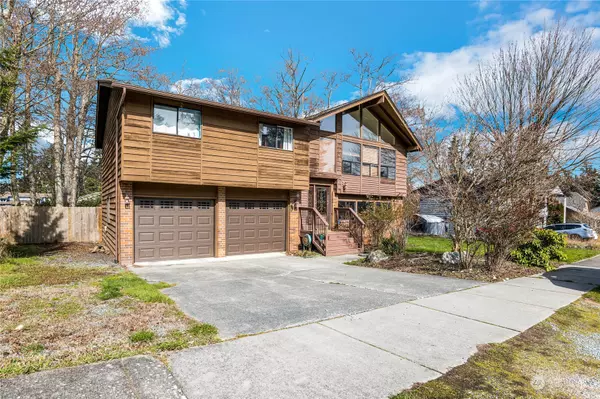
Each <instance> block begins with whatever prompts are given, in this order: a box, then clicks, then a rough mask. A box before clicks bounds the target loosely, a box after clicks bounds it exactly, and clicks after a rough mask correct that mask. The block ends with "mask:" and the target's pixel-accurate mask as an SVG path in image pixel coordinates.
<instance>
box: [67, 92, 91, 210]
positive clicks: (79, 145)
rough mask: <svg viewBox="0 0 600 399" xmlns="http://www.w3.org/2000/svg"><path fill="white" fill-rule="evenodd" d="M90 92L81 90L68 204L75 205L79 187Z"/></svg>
mask: <svg viewBox="0 0 600 399" xmlns="http://www.w3.org/2000/svg"><path fill="white" fill-rule="evenodd" d="M90 100H91V93H90V91H89V90H87V88H86V89H85V90H84V91H83V94H82V96H81V103H80V105H79V117H78V123H79V125H78V126H77V140H76V142H75V154H74V159H73V171H72V176H71V187H70V188H71V195H70V200H71V202H70V204H69V206H76V205H77V193H78V189H79V179H80V177H81V156H82V152H83V136H84V133H85V120H86V116H87V114H88V112H89V108H90V105H91V101H90Z"/></svg>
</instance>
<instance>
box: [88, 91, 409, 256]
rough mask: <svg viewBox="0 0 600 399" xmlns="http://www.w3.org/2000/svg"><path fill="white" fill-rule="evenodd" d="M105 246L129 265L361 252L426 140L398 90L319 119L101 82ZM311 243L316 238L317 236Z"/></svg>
mask: <svg viewBox="0 0 600 399" xmlns="http://www.w3.org/2000/svg"><path fill="white" fill-rule="evenodd" d="M96 147H97V148H101V149H102V150H103V158H102V208H103V215H102V222H103V242H104V244H105V246H106V247H107V248H108V249H109V250H110V251H111V252H113V254H114V255H115V257H116V259H117V260H118V262H119V263H121V264H125V265H127V264H132V263H134V262H145V261H157V260H176V259H190V258H191V259H193V258H202V257H222V256H227V255H241V254H253V253H266V252H284V251H290V252H293V251H296V250H297V249H298V248H299V247H300V245H301V240H302V238H303V237H305V238H304V241H305V243H307V242H308V241H309V240H310V241H311V245H314V246H315V247H316V249H317V250H319V251H321V252H322V253H323V254H326V255H331V254H341V253H353V252H357V251H358V249H359V248H360V246H361V245H362V224H361V223H362V221H361V220H360V217H358V215H357V213H358V212H359V211H360V210H361V208H362V207H364V206H365V204H366V203H367V202H368V201H372V200H374V199H375V198H377V201H386V200H395V199H399V198H402V197H403V196H404V195H406V154H407V152H409V151H417V150H419V149H420V146H419V143H418V141H417V140H416V138H415V136H414V135H413V134H412V132H411V131H410V129H409V127H408V126H407V124H406V122H405V121H404V119H403V118H402V116H401V115H400V113H399V112H398V110H397V109H396V107H395V106H394V104H393V102H392V101H391V99H390V98H389V96H388V95H387V93H386V92H380V93H376V94H373V95H370V96H367V97H364V98H362V99H359V100H357V101H353V102H351V103H347V104H344V105H342V106H339V107H336V108H332V109H330V110H327V111H325V112H323V113H320V114H319V115H315V116H313V117H311V118H307V119H298V118H291V117H287V116H282V115H276V114H272V113H267V112H262V111H257V110H253V109H248V108H243V107H236V106H231V105H226V104H220V103H216V102H212V101H206V100H202V99H198V98H194V97H188V96H182V95H176V94H172V93H167V92H161V91H156V90H150V89H146V88H142V87H137V86H132V85H128V84H123V83H118V82H113V81H99V82H98V106H97V117H96ZM307 235H309V236H310V239H309V238H308V237H306V236H307Z"/></svg>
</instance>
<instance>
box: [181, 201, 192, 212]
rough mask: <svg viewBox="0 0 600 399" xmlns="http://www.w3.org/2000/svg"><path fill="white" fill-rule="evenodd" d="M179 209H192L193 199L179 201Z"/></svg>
mask: <svg viewBox="0 0 600 399" xmlns="http://www.w3.org/2000/svg"><path fill="white" fill-rule="evenodd" d="M179 209H183V210H186V211H187V210H190V209H192V201H181V202H179Z"/></svg>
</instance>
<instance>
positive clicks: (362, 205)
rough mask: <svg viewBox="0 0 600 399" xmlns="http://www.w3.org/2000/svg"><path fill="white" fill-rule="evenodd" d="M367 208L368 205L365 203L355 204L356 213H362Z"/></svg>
mask: <svg viewBox="0 0 600 399" xmlns="http://www.w3.org/2000/svg"><path fill="white" fill-rule="evenodd" d="M368 207H369V203H368V202H367V201H359V202H358V203H357V208H358V213H361V212H364V211H366V210H367V208H368Z"/></svg>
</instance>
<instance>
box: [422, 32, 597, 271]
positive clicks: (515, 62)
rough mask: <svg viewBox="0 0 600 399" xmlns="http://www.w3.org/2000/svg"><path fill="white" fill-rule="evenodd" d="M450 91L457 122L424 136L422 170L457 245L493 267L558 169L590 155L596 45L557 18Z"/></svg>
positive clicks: (532, 220)
mask: <svg viewBox="0 0 600 399" xmlns="http://www.w3.org/2000/svg"><path fill="white" fill-rule="evenodd" d="M458 93H459V95H460V99H461V101H460V104H459V106H460V109H461V111H462V114H461V120H462V121H463V122H464V126H463V128H462V130H461V131H460V132H458V133H454V134H453V135H451V136H450V137H452V138H451V139H450V141H449V139H448V138H445V139H443V140H441V141H433V142H432V141H428V142H426V144H425V147H426V151H427V157H428V160H429V161H430V162H431V163H430V165H431V168H432V172H433V173H431V177H432V178H433V179H437V180H438V185H439V186H441V187H442V188H443V195H445V196H446V198H447V199H448V201H449V206H450V207H451V214H452V219H453V220H452V222H453V223H454V230H455V244H456V247H457V249H459V250H462V249H463V247H464V245H465V242H466V240H469V237H470V239H474V240H477V242H480V243H482V244H483V245H484V246H485V260H486V265H487V266H488V267H489V268H492V269H494V268H497V267H499V266H500V265H501V264H502V262H503V261H504V260H505V259H506V258H507V257H508V256H509V254H510V252H511V251H512V250H513V249H514V248H516V247H517V246H518V245H519V244H520V243H521V242H522V241H523V240H524V239H526V238H528V237H529V235H530V234H531V232H532V230H533V229H534V227H535V226H536V225H537V224H538V223H539V222H540V210H541V209H542V208H543V205H544V199H545V197H546V196H547V195H548V193H549V192H550V190H551V189H552V188H553V187H554V186H555V185H556V183H557V181H558V180H557V179H558V178H559V175H560V173H559V172H561V171H563V170H568V169H572V168H574V167H576V166H578V165H580V164H582V162H585V161H589V160H591V159H594V158H595V157H596V156H597V154H598V150H599V148H598V137H599V132H600V111H599V108H598V105H599V104H600V53H598V52H597V51H596V50H595V49H594V48H593V45H592V42H591V37H590V34H589V32H585V31H573V30H568V29H566V28H565V27H564V26H563V25H558V26H556V27H554V28H552V29H551V30H549V31H545V32H542V33H541V34H539V35H537V36H535V37H533V38H532V39H530V40H528V41H526V42H524V43H519V44H511V45H509V46H507V47H506V48H504V49H502V50H500V51H499V53H498V54H497V55H496V56H495V57H494V58H493V59H492V60H491V61H490V62H487V63H482V64H481V65H480V66H479V68H478V69H477V71H476V72H475V73H474V74H472V75H470V76H467V77H466V78H465V79H464V80H463V81H461V82H460V85H459V89H458ZM465 206H466V208H467V209H470V212H469V211H467V212H463V210H465ZM473 233H474V234H475V235H474V236H473V235H472V234H473Z"/></svg>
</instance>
